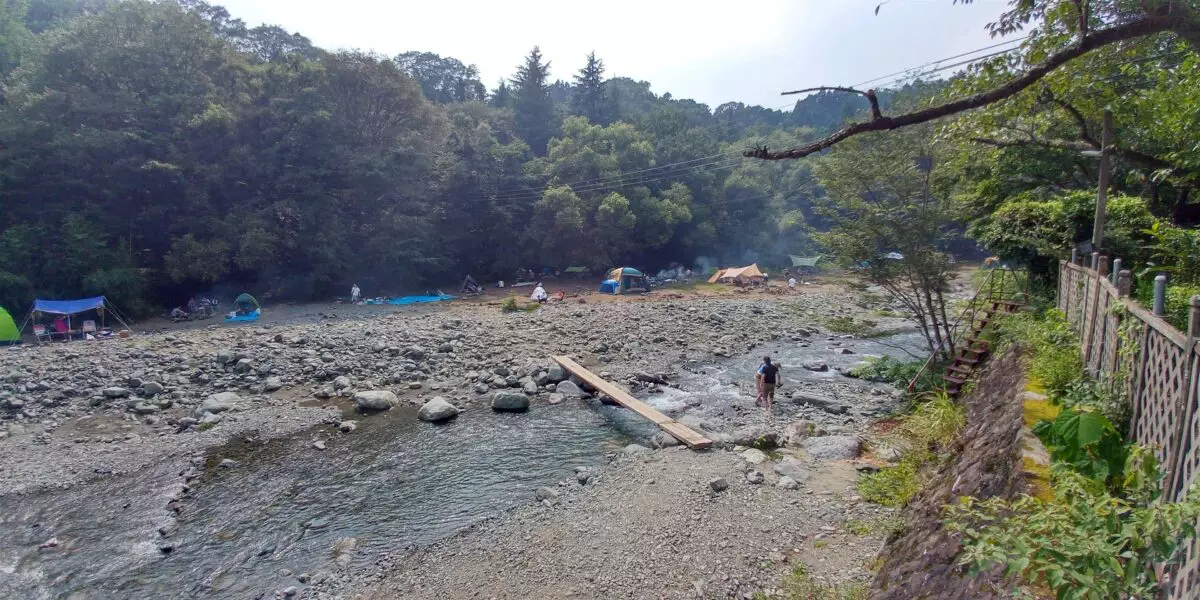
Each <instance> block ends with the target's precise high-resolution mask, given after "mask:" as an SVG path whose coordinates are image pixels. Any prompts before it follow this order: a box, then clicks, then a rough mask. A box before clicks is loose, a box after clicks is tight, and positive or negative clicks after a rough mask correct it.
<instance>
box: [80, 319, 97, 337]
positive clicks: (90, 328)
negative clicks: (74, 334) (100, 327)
mask: <svg viewBox="0 0 1200 600" xmlns="http://www.w3.org/2000/svg"><path fill="white" fill-rule="evenodd" d="M82 331H83V333H84V334H88V333H96V322H95V321H93V320H91V319H88V320H87V321H84V322H83V329H82Z"/></svg>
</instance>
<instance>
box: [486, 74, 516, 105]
mask: <svg viewBox="0 0 1200 600" xmlns="http://www.w3.org/2000/svg"><path fill="white" fill-rule="evenodd" d="M512 102H513V97H512V88H510V87H508V83H506V82H505V81H504V80H503V79H501V80H500V84H499V85H497V86H496V89H495V91H493V92H492V97H491V98H490V99H489V100H488V103H489V104H491V105H492V106H493V107H495V108H512Z"/></svg>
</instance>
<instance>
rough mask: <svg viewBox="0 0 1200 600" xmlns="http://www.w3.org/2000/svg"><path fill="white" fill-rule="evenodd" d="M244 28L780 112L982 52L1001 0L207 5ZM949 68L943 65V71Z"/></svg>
mask: <svg viewBox="0 0 1200 600" xmlns="http://www.w3.org/2000/svg"><path fill="white" fill-rule="evenodd" d="M214 3H215V4H223V5H224V6H225V7H226V8H227V9H228V10H229V12H230V13H231V14H232V15H233V16H234V17H237V18H240V19H242V20H244V21H245V22H246V24H247V25H249V26H251V27H253V26H256V25H260V24H264V23H265V24H268V25H279V26H281V27H284V28H285V29H288V30H289V31H294V32H297V33H300V34H302V35H304V36H307V37H308V38H309V39H311V40H312V41H313V43H315V44H316V45H317V46H320V47H322V48H325V49H329V50H334V49H339V48H357V49H361V50H371V51H375V52H378V53H381V54H384V55H388V56H395V55H396V54H399V53H401V52H406V51H409V50H418V51H429V52H435V53H437V54H441V55H443V56H453V57H454V58H457V59H459V60H461V61H462V62H464V63H466V64H474V65H476V66H477V67H478V68H479V71H480V75H481V78H482V79H483V81H484V83H485V84H487V86H488V88H489V89H490V88H494V87H495V85H496V83H497V82H498V81H499V80H500V79H501V78H508V77H511V76H512V75H513V73H514V72H515V71H516V67H517V65H518V64H520V63H521V61H522V59H523V58H524V56H525V55H526V54H527V53H528V52H529V50H530V48H532V47H533V46H534V45H538V46H540V47H541V49H542V53H543V54H544V56H545V57H546V59H548V60H550V61H551V76H552V77H553V78H555V79H563V80H567V81H569V80H570V79H571V77H572V76H573V75H574V74H575V72H576V71H577V70H578V69H579V68H580V67H582V66H583V63H584V61H585V59H586V56H587V53H588V52H591V51H595V53H596V56H597V57H598V58H600V59H601V60H603V61H604V64H605V67H606V69H607V73H606V75H607V76H609V77H612V76H621V77H630V78H633V79H637V80H644V81H649V82H650V83H651V89H652V90H653V91H654V92H655V93H657V94H662V93H665V92H670V93H671V95H672V96H674V97H676V98H693V99H695V100H697V101H700V102H703V103H705V104H708V105H709V107H710V108H716V107H717V106H718V105H720V104H722V103H725V102H744V103H746V104H758V105H761V106H766V107H770V108H780V107H785V106H790V105H791V103H792V102H794V101H795V97H784V96H780V92H782V91H784V90H791V89H800V88H806V87H813V86H818V85H843V86H845V85H855V84H858V83H861V82H863V81H865V80H869V79H873V78H876V77H880V76H883V75H887V74H889V73H893V72H896V71H901V70H904V69H908V68H911V67H915V66H917V65H921V64H923V63H927V62H930V61H934V60H939V59H943V58H946V57H948V56H952V55H955V54H959V53H962V52H967V51H971V50H975V49H977V48H980V47H983V46H987V45H990V44H994V43H996V42H997V40H994V39H992V38H990V37H989V36H988V34H987V32H986V30H985V29H984V26H985V25H986V24H987V23H989V22H991V21H994V20H996V17H997V16H998V15H999V14H1000V13H1001V12H1002V11H1003V10H1004V8H1005V6H1006V2H1005V1H1004V0H975V2H973V3H971V4H968V5H962V4H961V3H960V4H954V3H953V2H952V0H889V1H888V2H887V3H886V4H883V5H882V7H881V8H880V10H879V14H878V16H876V15H875V7H876V5H878V4H879V0H792V1H786V0H755V1H753V2H745V1H743V2H729V1H728V0H725V1H721V2H715V1H708V0H692V1H690V2H684V1H678V0H639V1H633V0H607V1H605V2H587V3H584V2H578V1H575V2H572V1H570V0H557V1H543V0H507V1H505V2H497V1H496V0H440V1H430V0H416V1H413V0H407V1H405V0H340V1H339V2H336V3H332V2H329V1H328V0H215V2H214ZM951 62H954V61H951Z"/></svg>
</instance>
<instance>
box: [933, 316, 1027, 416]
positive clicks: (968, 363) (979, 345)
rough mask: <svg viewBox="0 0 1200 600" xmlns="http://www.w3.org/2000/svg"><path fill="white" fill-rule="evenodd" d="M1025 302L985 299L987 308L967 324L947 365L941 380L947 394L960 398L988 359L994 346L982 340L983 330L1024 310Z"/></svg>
mask: <svg viewBox="0 0 1200 600" xmlns="http://www.w3.org/2000/svg"><path fill="white" fill-rule="evenodd" d="M1024 306H1025V305H1024V304H1023V303H1020V302H1017V301H1013V300H999V299H995V300H985V302H984V307H983V308H981V309H979V310H978V311H977V313H976V314H977V315H979V318H977V319H972V321H971V322H970V323H967V325H968V329H967V331H966V335H965V336H964V337H963V338H962V341H961V342H960V343H959V344H957V345H956V346H955V351H954V360H952V361H950V366H948V367H946V374H945V375H944V376H943V377H942V380H943V381H945V382H946V394H947V395H948V396H950V397H951V398H957V397H958V395H959V394H960V393H962V389H963V385H964V384H965V383H966V382H967V380H968V379H970V378H971V374H972V373H974V372H975V371H976V369H978V368H979V365H980V364H982V363H983V361H984V360H986V359H987V357H988V354H990V353H991V346H990V344H988V341H987V340H985V339H983V332H984V330H986V329H987V326H988V324H989V323H991V322H992V321H993V320H994V318H995V317H996V316H998V315H1003V314H1005V313H1012V312H1016V311H1018V310H1021V309H1022V308H1023V307H1024Z"/></svg>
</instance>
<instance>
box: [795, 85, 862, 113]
mask: <svg viewBox="0 0 1200 600" xmlns="http://www.w3.org/2000/svg"><path fill="white" fill-rule="evenodd" d="M805 92H846V93H847V94H859V95H861V96H864V97H866V99H867V101H868V102H870V103H871V120H872V121H874V120H876V119H882V118H883V113H882V112H880V110H879V98H877V97H876V96H875V90H867V91H865V92H864V91H862V90H856V89H854V88H850V87H840V86H836V85H822V86H818V87H813V88H805V89H802V90H795V91H791V92H784V93H782V94H780V96H788V95H791V94H803V93H805Z"/></svg>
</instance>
